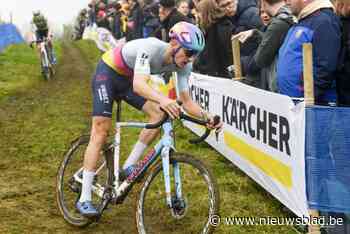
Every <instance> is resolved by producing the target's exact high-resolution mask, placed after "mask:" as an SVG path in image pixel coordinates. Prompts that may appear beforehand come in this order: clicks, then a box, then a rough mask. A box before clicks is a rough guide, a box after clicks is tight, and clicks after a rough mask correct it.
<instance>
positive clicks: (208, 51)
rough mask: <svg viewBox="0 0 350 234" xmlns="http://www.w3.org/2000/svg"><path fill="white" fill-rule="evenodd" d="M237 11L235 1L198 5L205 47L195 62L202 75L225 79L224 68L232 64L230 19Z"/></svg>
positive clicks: (212, 0)
mask: <svg viewBox="0 0 350 234" xmlns="http://www.w3.org/2000/svg"><path fill="white" fill-rule="evenodd" d="M236 10H237V1H236V0H219V1H216V0H202V1H200V2H199V4H198V11H199V12H200V19H201V20H200V21H201V28H202V29H203V30H204V32H205V33H204V34H205V41H206V45H205V47H204V50H203V52H202V53H201V54H200V55H199V58H198V59H197V60H196V62H195V69H196V70H197V71H199V72H200V73H202V74H207V75H211V76H218V77H227V78H229V77H230V76H229V74H228V73H227V71H226V68H227V67H228V66H229V65H231V64H232V43H231V35H232V27H233V26H232V22H231V20H230V17H232V16H233V15H234V14H235V13H236Z"/></svg>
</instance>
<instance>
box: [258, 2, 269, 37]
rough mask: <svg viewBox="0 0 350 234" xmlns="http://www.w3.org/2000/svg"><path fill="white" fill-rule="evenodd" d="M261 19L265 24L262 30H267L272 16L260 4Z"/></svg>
mask: <svg viewBox="0 0 350 234" xmlns="http://www.w3.org/2000/svg"><path fill="white" fill-rule="evenodd" d="M260 19H261V22H262V23H263V25H264V26H263V30H262V31H266V28H267V25H269V24H270V22H271V16H269V14H267V13H266V11H265V9H263V8H262V7H261V6H260Z"/></svg>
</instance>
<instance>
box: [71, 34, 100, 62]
mask: <svg viewBox="0 0 350 234" xmlns="http://www.w3.org/2000/svg"><path fill="white" fill-rule="evenodd" d="M74 45H75V46H76V47H77V48H78V49H79V50H80V51H81V53H82V54H83V56H84V57H85V58H86V59H87V60H88V61H89V63H91V65H92V66H94V65H95V64H96V63H97V62H98V61H99V60H100V58H101V56H102V54H103V52H101V51H100V50H99V49H98V48H97V47H96V43H95V42H94V41H92V40H79V41H76V42H74Z"/></svg>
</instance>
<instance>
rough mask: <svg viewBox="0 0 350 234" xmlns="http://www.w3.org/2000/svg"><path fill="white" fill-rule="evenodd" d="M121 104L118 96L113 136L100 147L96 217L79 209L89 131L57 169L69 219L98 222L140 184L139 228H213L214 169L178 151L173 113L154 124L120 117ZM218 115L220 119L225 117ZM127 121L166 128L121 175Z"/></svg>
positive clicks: (206, 230)
mask: <svg viewBox="0 0 350 234" xmlns="http://www.w3.org/2000/svg"><path fill="white" fill-rule="evenodd" d="M120 105H121V104H120V101H119V102H117V119H116V133H115V137H114V141H113V142H112V143H109V144H106V145H105V147H104V149H103V150H102V151H101V154H102V155H103V157H100V161H99V162H98V167H97V168H98V169H97V171H96V176H95V177H94V182H93V203H94V204H96V207H98V211H99V215H98V216H97V217H95V218H94V219H91V218H86V217H84V216H82V215H81V214H80V213H79V212H78V211H76V210H75V203H76V200H77V199H79V196H80V192H81V186H82V171H83V167H82V165H83V158H84V152H85V148H86V146H87V144H88V142H89V136H87V135H85V136H81V137H79V138H78V139H77V140H75V141H74V142H73V143H72V145H71V147H70V148H69V150H68V151H67V152H66V153H65V156H64V159H63V161H62V163H61V165H60V167H59V170H58V174H57V181H56V182H57V188H56V196H57V203H58V207H59V209H60V212H61V214H62V215H63V217H64V219H65V220H66V221H67V222H68V223H70V224H71V225H74V226H80V227H83V226H87V225H89V224H90V223H92V222H98V221H99V220H100V218H101V216H102V214H103V212H104V211H106V208H107V206H108V205H110V204H115V205H117V204H121V203H123V201H124V200H125V198H126V197H127V196H128V194H129V192H130V191H131V189H132V187H133V186H134V185H135V184H138V185H139V186H138V187H139V191H138V194H137V198H136V201H135V202H136V205H135V209H136V210H135V215H136V219H135V221H136V227H137V230H138V232H139V233H143V234H145V233H148V234H149V233H164V232H166V233H169V232H172V233H212V232H213V231H214V228H215V227H214V226H212V225H211V224H210V218H211V217H214V216H215V215H218V212H219V190H218V187H217V182H216V179H215V177H214V176H213V173H212V172H211V171H210V169H209V168H208V167H207V166H206V165H205V164H204V163H203V162H202V161H200V160H198V159H196V158H195V157H193V156H191V155H189V154H186V153H178V152H177V151H176V149H175V139H174V132H173V121H172V120H170V118H169V117H168V116H165V118H164V119H163V120H162V121H160V122H158V123H155V124H149V123H141V122H120V111H121V110H120V109H121V106H120ZM180 118H181V119H184V120H188V121H191V122H194V123H197V124H199V125H202V126H205V125H206V124H207V122H208V121H202V120H198V119H194V118H192V117H190V116H188V115H186V114H185V113H181V114H180ZM214 120H215V121H214V122H215V123H219V122H220V117H218V116H216V117H215V118H214ZM126 127H128V128H147V129H153V128H159V127H161V128H162V130H163V134H162V137H161V139H160V140H159V141H158V143H156V144H155V146H154V147H153V148H152V150H151V151H149V152H148V153H147V154H146V155H145V156H144V158H143V160H140V161H139V162H138V163H137V164H136V167H135V168H134V170H133V171H132V173H131V174H129V175H128V176H127V177H126V178H121V175H120V173H119V172H120V169H119V165H120V164H119V159H120V147H121V128H126ZM209 134H210V130H209V129H206V132H205V134H204V135H203V136H202V137H200V138H198V139H195V140H190V142H191V143H199V142H201V141H204V140H205V139H206V138H207V137H208V136H209ZM159 156H160V157H159ZM161 172H163V173H161ZM108 210H109V209H108ZM113 217H114V216H113ZM176 230H179V231H176Z"/></svg>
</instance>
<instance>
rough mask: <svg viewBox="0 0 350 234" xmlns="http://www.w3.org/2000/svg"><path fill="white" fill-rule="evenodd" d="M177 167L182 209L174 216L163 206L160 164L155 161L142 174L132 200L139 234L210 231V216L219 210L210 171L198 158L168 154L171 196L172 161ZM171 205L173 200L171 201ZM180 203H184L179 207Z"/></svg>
mask: <svg viewBox="0 0 350 234" xmlns="http://www.w3.org/2000/svg"><path fill="white" fill-rule="evenodd" d="M175 163H177V164H178V165H179V167H180V177H181V184H182V197H183V200H182V201H181V202H182V203H183V204H182V207H181V209H183V210H182V211H180V212H177V214H179V213H180V215H174V212H173V211H174V210H173V209H170V208H168V207H167V204H166V199H165V198H166V194H165V183H164V176H163V173H162V164H161V162H159V163H158V164H156V165H155V167H154V168H153V170H152V171H151V172H150V173H149V174H148V175H147V176H146V178H145V180H144V182H143V184H142V185H141V188H140V192H139V194H138V199H137V200H136V226H137V229H138V232H139V233H142V234H146V233H147V234H153V233H205V234H206V233H212V232H213V231H214V229H215V227H214V226H211V225H210V217H213V216H214V215H217V214H218V212H219V191H218V187H217V183H216V180H215V177H214V176H213V174H212V172H211V171H210V170H209V169H208V168H207V167H206V166H205V165H204V164H203V163H202V162H201V161H199V160H197V159H195V158H193V157H192V156H190V155H186V154H172V155H171V157H170V164H171V165H172V166H170V175H171V184H172V186H173V187H172V191H171V192H172V198H173V201H176V195H175V189H174V176H173V175H174V164H175ZM173 205H175V203H173ZM183 205H184V206H183Z"/></svg>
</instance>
